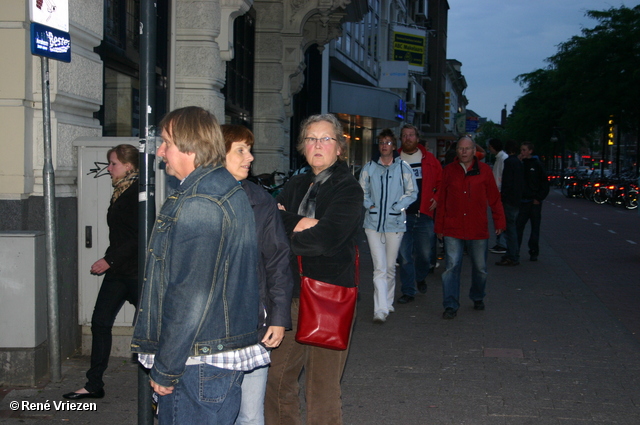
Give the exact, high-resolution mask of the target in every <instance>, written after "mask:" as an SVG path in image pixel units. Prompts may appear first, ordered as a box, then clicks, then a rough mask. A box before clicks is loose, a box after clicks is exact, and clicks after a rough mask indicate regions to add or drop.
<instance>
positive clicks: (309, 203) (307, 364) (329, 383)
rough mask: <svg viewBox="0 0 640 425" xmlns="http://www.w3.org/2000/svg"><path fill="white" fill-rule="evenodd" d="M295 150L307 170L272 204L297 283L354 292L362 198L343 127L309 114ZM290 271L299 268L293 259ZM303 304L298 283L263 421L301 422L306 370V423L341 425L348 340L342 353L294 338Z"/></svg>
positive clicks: (302, 328)
mask: <svg viewBox="0 0 640 425" xmlns="http://www.w3.org/2000/svg"><path fill="white" fill-rule="evenodd" d="M298 151H299V152H300V153H301V154H303V155H304V156H305V158H306V160H307V162H308V164H309V166H310V167H311V170H310V171H309V172H307V173H306V174H301V175H298V176H294V177H293V178H292V179H291V180H290V181H289V182H288V183H287V185H286V186H285V187H284V189H283V191H282V192H281V193H280V194H279V195H278V197H277V201H278V203H279V204H280V209H281V210H282V218H283V221H284V225H285V230H286V231H287V234H288V235H289V237H290V241H291V251H292V253H293V254H294V256H299V257H300V260H301V270H302V274H303V279H302V281H303V282H306V283H308V282H309V281H311V282H315V283H320V284H330V285H337V286H338V287H342V288H353V287H354V286H355V285H356V250H357V248H356V235H357V234H358V231H359V228H360V227H361V226H362V203H363V200H364V196H363V192H362V188H361V187H360V185H359V184H358V182H357V180H356V179H355V178H354V177H353V176H352V175H351V173H350V171H349V167H348V165H347V163H346V162H345V161H344V158H346V154H347V144H346V141H345V139H344V136H343V131H342V125H341V124H340V122H339V121H338V120H337V118H336V117H335V116H333V115H330V114H325V115H313V116H310V117H308V118H307V119H306V120H305V121H304V122H303V123H302V126H301V131H300V137H299V142H298ZM292 267H294V268H295V269H298V259H297V258H295V257H294V258H292ZM336 289H337V291H336V292H339V291H340V288H336ZM302 305H303V307H304V305H305V304H304V303H302ZM300 306H301V298H300V286H299V285H296V287H294V294H293V301H292V304H291V316H292V320H293V330H292V331H288V332H286V333H285V338H284V340H283V341H282V344H281V345H280V347H279V348H277V349H275V350H273V351H272V353H271V367H270V369H269V377H268V380H267V394H266V398H265V423H266V424H267V425H271V424H291V425H296V424H300V423H302V418H301V417H300V402H299V400H300V399H299V394H298V392H299V384H298V379H299V377H300V375H301V372H302V371H303V370H304V372H305V374H304V375H305V382H304V388H305V398H306V424H307V425H319V424H327V425H329V424H330V425H340V424H342V401H341V390H340V380H341V378H342V373H343V371H344V365H345V362H346V360H347V354H348V351H349V349H348V335H347V346H346V347H345V348H346V349H344V348H343V349H339V348H338V349H331V348H325V347H324V346H318V345H310V343H301V342H298V341H296V338H297V339H298V340H301V341H302V340H305V339H304V338H303V335H302V334H303V333H305V332H306V331H308V330H309V329H308V328H309V324H308V323H303V322H301V323H298V319H299V313H300V316H303V313H304V311H299V308H301V307H300ZM354 308H355V307H354ZM352 313H353V312H352ZM307 317H308V316H307ZM310 319H316V317H311V318H310ZM349 328H350V326H349ZM349 330H350V329H349ZM296 332H297V333H296ZM329 339H330V338H329ZM327 346H328V345H327Z"/></svg>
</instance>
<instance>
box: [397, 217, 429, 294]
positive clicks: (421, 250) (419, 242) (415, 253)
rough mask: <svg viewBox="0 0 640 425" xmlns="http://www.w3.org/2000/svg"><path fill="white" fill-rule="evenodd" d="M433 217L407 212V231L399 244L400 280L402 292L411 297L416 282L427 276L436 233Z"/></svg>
mask: <svg viewBox="0 0 640 425" xmlns="http://www.w3.org/2000/svg"><path fill="white" fill-rule="evenodd" d="M433 227H434V223H433V218H431V217H429V216H428V215H426V214H421V213H418V214H407V231H406V232H405V233H404V237H403V238H402V243H401V244H400V282H401V283H402V288H401V290H402V294H403V295H407V296H409V297H413V296H415V294H416V282H419V281H422V280H424V279H426V278H427V275H428V274H429V269H430V268H431V265H432V264H431V262H432V255H431V254H432V247H433V246H435V239H436V234H435V232H434V230H433Z"/></svg>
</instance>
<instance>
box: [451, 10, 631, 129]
mask: <svg viewBox="0 0 640 425" xmlns="http://www.w3.org/2000/svg"><path fill="white" fill-rule="evenodd" d="M448 1H449V23H448V39H447V58H448V59H457V60H458V61H460V62H461V63H462V68H461V71H462V74H463V75H464V77H465V79H466V81H467V89H466V91H465V92H464V93H465V95H466V96H467V100H468V101H469V104H468V105H467V109H471V110H473V111H474V112H475V113H477V114H478V115H480V116H481V117H486V118H487V119H489V120H491V121H493V122H495V123H500V113H501V110H502V108H504V105H505V104H506V105H507V114H509V113H510V112H511V108H513V105H514V103H515V102H516V100H517V99H518V98H519V97H520V96H521V95H522V87H520V85H519V84H517V83H516V82H515V81H514V78H515V77H517V76H518V75H520V74H525V73H528V72H532V71H535V70H537V69H540V68H544V67H546V66H547V65H548V63H547V62H545V59H546V58H548V57H550V56H553V55H554V54H555V53H556V52H557V51H558V45H559V44H560V43H562V42H565V41H568V40H569V39H570V38H571V37H572V36H574V35H582V32H581V30H582V28H593V27H594V26H595V25H596V23H597V21H595V20H594V19H591V18H588V17H586V16H585V13H586V11H587V10H606V9H610V8H612V7H613V8H619V7H620V6H623V5H624V6H626V7H630V8H631V7H634V6H636V5H637V4H639V3H640V1H639V0H617V1H610V0H534V1H531V0H482V1H480V0H448Z"/></svg>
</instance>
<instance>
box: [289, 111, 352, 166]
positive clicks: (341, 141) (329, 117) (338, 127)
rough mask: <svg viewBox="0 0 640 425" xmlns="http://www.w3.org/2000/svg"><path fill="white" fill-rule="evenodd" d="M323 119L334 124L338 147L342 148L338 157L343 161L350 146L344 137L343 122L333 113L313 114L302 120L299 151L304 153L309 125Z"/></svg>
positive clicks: (301, 153)
mask: <svg viewBox="0 0 640 425" xmlns="http://www.w3.org/2000/svg"><path fill="white" fill-rule="evenodd" d="M321 121H326V122H328V123H329V124H331V125H332V126H333V132H334V133H335V135H336V143H337V144H338V148H339V149H340V155H339V156H338V159H341V160H343V161H344V160H346V159H347V151H348V149H349V147H348V146H347V141H346V140H345V138H344V134H343V130H342V124H340V121H338V118H336V117H335V115H333V114H318V115H311V116H309V117H307V118H306V119H305V120H304V121H302V124H300V135H299V136H298V146H296V148H297V150H298V152H299V153H300V155H304V148H305V142H304V139H305V138H306V137H307V129H308V128H309V126H310V125H311V124H315V123H317V122H321Z"/></svg>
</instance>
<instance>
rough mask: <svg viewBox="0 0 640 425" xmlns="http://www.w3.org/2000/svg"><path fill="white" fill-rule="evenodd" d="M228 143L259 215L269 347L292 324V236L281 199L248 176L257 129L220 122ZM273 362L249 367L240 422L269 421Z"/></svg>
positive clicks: (263, 322) (232, 165)
mask: <svg viewBox="0 0 640 425" xmlns="http://www.w3.org/2000/svg"><path fill="white" fill-rule="evenodd" d="M221 129H222V135H223V136H224V143H225V146H226V149H227V156H226V165H225V167H226V168H227V171H229V172H230V173H231V175H232V176H233V177H235V179H236V180H238V182H239V183H240V184H241V185H242V188H243V189H244V191H245V193H246V194H247V197H248V198H249V203H250V204H251V208H252V210H253V215H254V217H255V220H256V233H257V240H258V253H259V255H258V287H259V289H260V309H259V311H258V329H259V331H258V335H259V338H260V343H261V344H262V345H264V346H265V347H266V348H267V349H268V350H272V349H275V348H277V347H278V346H279V345H280V343H281V342H282V338H284V332H285V330H286V329H291V291H292V290H293V277H292V276H291V268H290V267H289V242H288V240H287V234H286V233H285V231H284V226H283V225H282V218H281V217H280V212H279V211H278V207H277V205H276V201H275V200H274V199H273V197H272V196H271V195H269V193H268V192H267V191H266V190H264V189H262V188H261V187H260V186H258V185H257V184H255V183H252V182H250V181H248V180H247V177H249V171H250V170H251V163H252V162H253V155H252V154H251V147H252V146H253V141H254V138H253V133H252V132H251V130H249V129H248V128H246V127H243V126H241V125H229V124H226V125H223V126H221ZM267 373H268V366H263V367H259V368H257V369H254V370H252V371H250V372H245V374H244V379H243V381H242V387H241V389H242V400H241V402H240V412H239V413H238V418H237V419H236V422H235V423H236V425H263V424H264V393H265V389H266V386H267Z"/></svg>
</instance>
